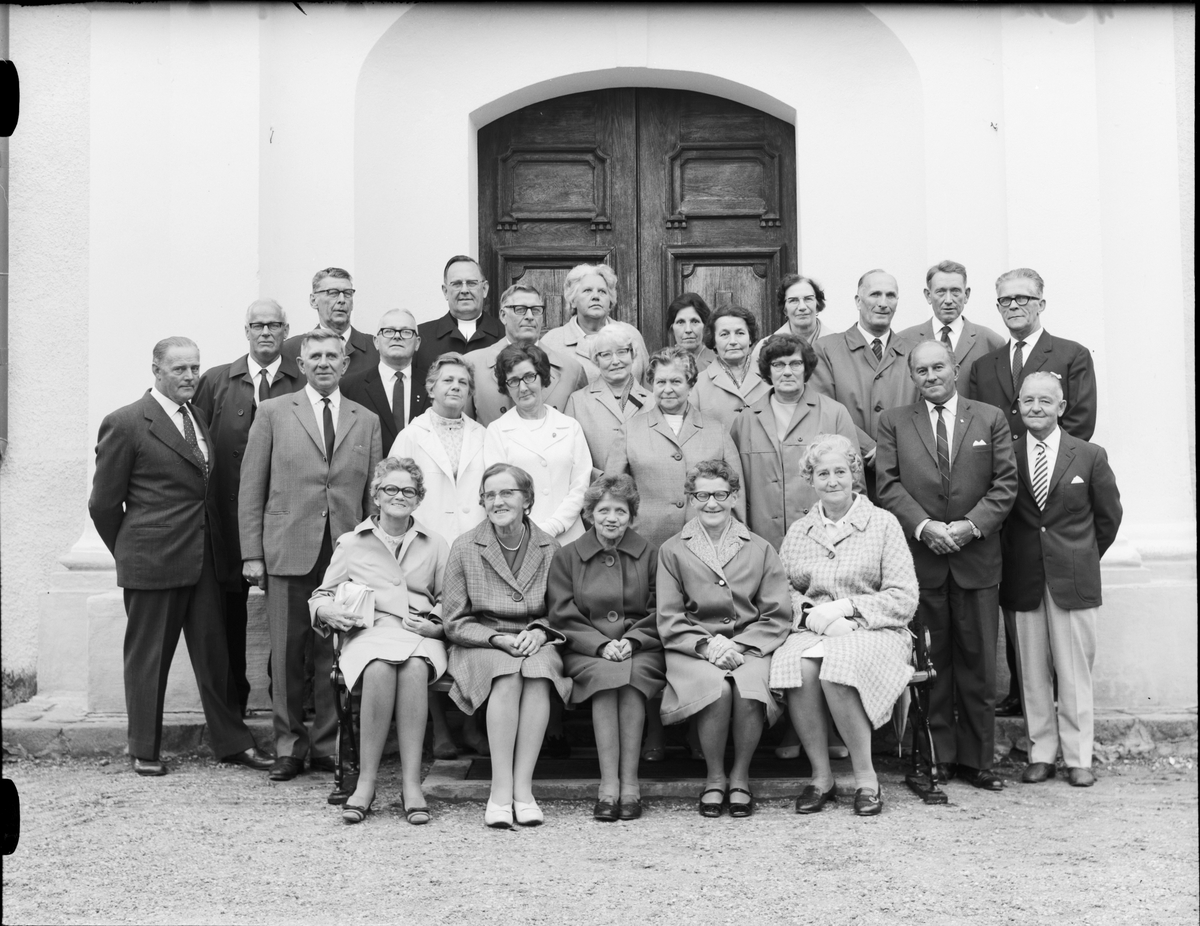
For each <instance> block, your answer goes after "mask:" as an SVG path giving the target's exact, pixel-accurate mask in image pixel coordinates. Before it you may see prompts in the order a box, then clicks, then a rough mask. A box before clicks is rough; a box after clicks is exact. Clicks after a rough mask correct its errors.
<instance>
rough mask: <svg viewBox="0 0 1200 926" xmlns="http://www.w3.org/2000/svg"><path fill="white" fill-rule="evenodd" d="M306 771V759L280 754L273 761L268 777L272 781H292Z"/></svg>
mask: <svg viewBox="0 0 1200 926" xmlns="http://www.w3.org/2000/svg"><path fill="white" fill-rule="evenodd" d="M303 771H304V760H303V759H297V758H296V757H295V756H279V757H277V758H276V759H275V761H274V762H273V763H271V771H269V772H268V773H267V778H269V779H270V780H271V781H291V780H292V779H293V778H295V777H296V776H297V775H299V774H300V773H301V772H303Z"/></svg>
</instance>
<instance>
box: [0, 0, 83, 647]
mask: <svg viewBox="0 0 1200 926" xmlns="http://www.w3.org/2000/svg"><path fill="white" fill-rule="evenodd" d="M9 15H10V17H11V19H10V23H11V44H10V51H9V53H10V55H11V56H12V60H13V61H15V62H17V66H18V69H19V72H20V75H21V96H22V105H21V118H20V123H19V124H18V126H17V131H16V133H15V134H14V135H13V137H12V139H11V141H10V149H9V150H10V151H11V155H12V173H11V184H10V191H11V192H10V201H9V223H10V225H9V241H10V266H9V272H10V281H9V332H10V335H9V337H10V342H9V360H10V366H9V381H8V388H9V403H8V407H9V447H8V454H7V456H6V457H5V459H4V465H3V469H2V470H0V524H2V525H3V534H2V536H0V561H2V562H3V569H4V574H3V589H4V590H3V601H0V611H2V612H3V621H2V622H0V629H2V631H3V634H2V637H3V639H2V649H3V658H4V668H6V669H11V670H15V671H26V670H32V669H33V667H34V664H35V663H36V661H37V627H38V625H37V616H38V609H39V607H40V600H41V597H42V596H43V595H44V594H45V590H46V587H47V583H48V576H49V573H50V570H51V569H53V568H54V567H55V564H56V562H57V559H58V557H59V555H60V554H62V552H63V551H64V550H66V549H68V548H69V547H70V545H71V543H72V542H73V541H74V540H75V539H76V538H77V537H78V536H79V532H80V530H81V528H82V527H83V520H84V518H85V517H86V514H85V503H86V489H85V486H86V473H87V460H86V454H85V452H84V451H85V447H86V440H87V437H86V435H87V430H88V420H87V409H88V399H87V397H86V396H85V395H82V394H81V393H82V392H83V391H84V390H86V389H87V382H88V371H89V367H90V363H89V355H88V328H89V305H88V285H87V274H88V248H89V243H90V240H89V233H88V186H89V163H88V141H89V127H88V101H89V96H90V90H89V86H88V75H89V36H88V19H89V13H88V10H87V7H85V6H83V5H71V4H68V5H63V6H53V7H22V6H12V7H10V9H9Z"/></svg>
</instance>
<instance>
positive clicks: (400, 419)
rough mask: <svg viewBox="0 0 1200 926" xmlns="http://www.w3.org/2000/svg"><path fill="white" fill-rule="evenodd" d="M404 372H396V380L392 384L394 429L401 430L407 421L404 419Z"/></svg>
mask: <svg viewBox="0 0 1200 926" xmlns="http://www.w3.org/2000/svg"><path fill="white" fill-rule="evenodd" d="M404 411H405V409H404V374H403V373H397V374H396V382H395V383H394V384H393V386H392V418H394V419H395V421H396V430H397V431H403V430H404V425H405V424H407V422H406V421H405V420H404Z"/></svg>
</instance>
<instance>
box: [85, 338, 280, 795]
mask: <svg viewBox="0 0 1200 926" xmlns="http://www.w3.org/2000/svg"><path fill="white" fill-rule="evenodd" d="M151 370H152V372H153V373H154V388H153V389H150V390H148V391H147V393H146V394H145V395H144V396H143V397H142V398H141V399H139V400H138V401H137V402H134V403H133V404H132V405H126V406H125V407H124V408H120V409H117V410H116V411H115V412H113V413H112V414H111V415H109V416H107V417H106V418H105V419H104V421H103V422H102V423H101V425H100V437H99V440H98V442H97V444H96V474H95V476H94V478H93V480H92V495H91V498H90V499H88V513H89V514H90V515H91V517H92V521H93V523H95V525H96V530H97V532H99V534H100V537H101V539H102V540H103V541H104V544H105V546H107V547H108V549H109V551H110V552H111V553H112V555H113V558H114V559H115V560H116V562H117V584H118V585H120V586H121V587H122V588H123V589H124V590H125V613H126V615H127V617H128V619H129V622H128V624H127V625H126V628H125V710H126V712H127V714H128V716H129V757H130V760H131V761H132V764H133V770H134V771H135V772H137V773H138V774H139V775H165V774H166V773H167V767H166V766H165V765H164V764H163V762H162V760H161V759H160V757H159V746H160V745H161V743H162V711H163V700H164V698H165V696H166V692H167V672H168V670H169V669H170V667H171V657H172V656H174V655H175V646H176V644H178V642H179V633H180V631H181V630H182V631H183V635H184V639H186V640H187V646H188V655H189V656H191V659H192V670H193V671H194V672H195V673H196V685H197V687H198V688H199V689H200V703H201V704H202V705H203V707H204V719H205V722H206V723H207V724H208V733H209V736H210V737H211V739H212V747H213V752H215V753H216V754H217V755H218V756H221V757H223V760H224V761H226V762H236V763H238V764H241V765H245V766H247V767H249V768H253V769H258V770H260V771H263V770H266V769H267V768H269V767H270V766H271V759H270V757H269V756H264V755H263V754H262V753H260V752H259V751H258V749H257V748H256V747H255V745H254V738H253V737H252V736H251V735H250V731H249V730H247V729H246V725H245V723H243V722H242V716H241V712H240V711H239V710H238V708H237V696H236V694H235V693H234V689H233V683H232V681H231V679H230V676H229V656H228V653H227V651H226V646H225V627H224V621H223V618H222V614H221V591H220V585H219V582H218V579H219V573H220V572H221V570H222V566H223V561H222V560H221V559H220V558H219V554H218V551H219V549H220V547H221V520H220V515H219V513H218V510H217V499H216V490H215V488H214V485H213V480H212V479H211V478H210V470H211V466H212V457H213V453H214V450H213V442H212V435H211V434H210V433H209V431H208V429H207V428H206V427H205V426H204V421H203V419H202V418H201V417H199V416H198V415H196V414H195V413H194V411H193V409H192V408H190V407H189V404H188V401H189V400H190V399H191V398H192V395H193V394H194V393H195V391H196V382H197V380H198V379H199V377H200V350H199V348H197V347H196V344H195V343H194V342H193V341H190V340H189V339H187V338H180V337H175V338H166V339H165V340H162V341H159V342H158V344H156V345H155V346H154V362H153V363H152V365H151Z"/></svg>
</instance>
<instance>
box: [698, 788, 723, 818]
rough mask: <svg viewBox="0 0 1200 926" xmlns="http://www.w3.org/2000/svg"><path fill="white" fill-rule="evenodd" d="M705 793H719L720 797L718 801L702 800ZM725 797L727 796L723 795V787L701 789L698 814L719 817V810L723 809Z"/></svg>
mask: <svg viewBox="0 0 1200 926" xmlns="http://www.w3.org/2000/svg"><path fill="white" fill-rule="evenodd" d="M706 794H719V795H721V799H720V800H719V801H712V802H711V803H710V802H708V801H705V800H704V795H706ZM726 799H727V798H726V795H725V789H724V788H709V789H708V790H706V791H701V792H700V805H699V809H700V816H702V817H719V816H721V812H722V811H723V810H724V809H725V801H726Z"/></svg>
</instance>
